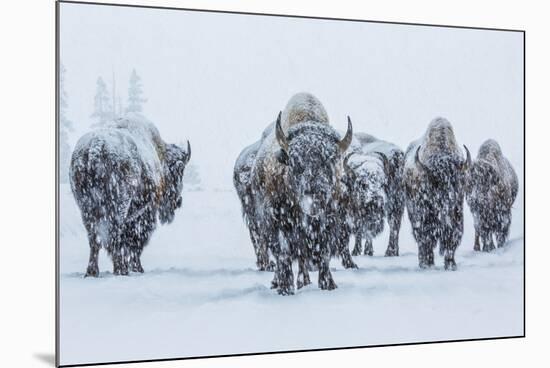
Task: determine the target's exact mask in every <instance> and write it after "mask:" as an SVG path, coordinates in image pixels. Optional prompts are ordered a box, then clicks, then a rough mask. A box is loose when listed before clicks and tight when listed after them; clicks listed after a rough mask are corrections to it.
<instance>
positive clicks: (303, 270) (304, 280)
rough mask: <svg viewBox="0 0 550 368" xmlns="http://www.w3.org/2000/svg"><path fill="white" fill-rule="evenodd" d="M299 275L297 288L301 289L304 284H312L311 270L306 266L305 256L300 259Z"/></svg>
mask: <svg viewBox="0 0 550 368" xmlns="http://www.w3.org/2000/svg"><path fill="white" fill-rule="evenodd" d="M298 267H299V268H298V276H297V277H296V288H297V289H298V290H300V289H301V288H303V287H304V286H307V285H309V284H311V279H310V278H309V272H308V270H307V266H306V260H305V259H304V257H300V258H299V261H298Z"/></svg>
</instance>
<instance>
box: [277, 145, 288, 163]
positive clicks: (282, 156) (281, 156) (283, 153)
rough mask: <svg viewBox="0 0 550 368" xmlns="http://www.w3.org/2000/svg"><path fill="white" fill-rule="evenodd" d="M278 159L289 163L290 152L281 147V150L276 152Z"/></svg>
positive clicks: (280, 161)
mask: <svg viewBox="0 0 550 368" xmlns="http://www.w3.org/2000/svg"><path fill="white" fill-rule="evenodd" d="M276 157H277V161H279V163H281V164H283V165H288V154H287V153H286V151H285V150H284V149H282V148H281V149H280V150H279V152H277V154H276Z"/></svg>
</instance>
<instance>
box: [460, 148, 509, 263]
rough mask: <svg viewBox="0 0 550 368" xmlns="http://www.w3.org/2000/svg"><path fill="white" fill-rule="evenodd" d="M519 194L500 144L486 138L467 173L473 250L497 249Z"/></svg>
mask: <svg viewBox="0 0 550 368" xmlns="http://www.w3.org/2000/svg"><path fill="white" fill-rule="evenodd" d="M517 193H518V177H517V175H516V172H515V171H514V168H513V167H512V165H511V164H510V162H509V161H508V160H507V159H506V157H504V156H503V154H502V151H501V149H500V146H499V144H498V143H497V142H496V141H494V140H492V139H489V140H487V141H485V142H484V143H483V144H482V145H481V147H480V148H479V152H478V155H477V158H476V159H475V160H474V162H473V165H472V168H471V169H470V172H469V176H468V183H467V189H466V202H467V203H468V206H469V207H470V210H471V212H472V215H473V217H474V227H475V242H474V250H476V251H479V250H480V238H481V243H483V251H484V252H489V251H491V250H493V249H495V245H494V242H493V235H494V236H495V238H496V242H497V246H498V247H499V248H500V247H502V246H503V245H504V243H505V242H506V239H507V238H508V233H509V230H510V224H511V222H512V205H513V204H514V201H515V199H516V195H517Z"/></svg>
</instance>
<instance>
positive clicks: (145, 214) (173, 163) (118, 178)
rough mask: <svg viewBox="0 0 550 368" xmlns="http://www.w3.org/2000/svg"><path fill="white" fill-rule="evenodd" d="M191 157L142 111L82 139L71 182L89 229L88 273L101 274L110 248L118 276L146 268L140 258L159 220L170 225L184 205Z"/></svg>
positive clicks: (114, 269)
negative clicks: (100, 264)
mask: <svg viewBox="0 0 550 368" xmlns="http://www.w3.org/2000/svg"><path fill="white" fill-rule="evenodd" d="M190 157H191V146H190V144H189V141H188V142H187V150H184V149H183V148H181V147H179V146H177V145H175V144H167V143H165V142H164V141H163V140H162V139H161V137H160V135H159V132H158V130H157V129H156V128H155V126H154V125H153V124H152V123H150V122H149V121H147V120H146V119H145V118H144V117H142V116H140V115H138V114H130V115H128V116H126V117H124V118H120V119H117V120H115V121H113V122H112V123H110V124H108V125H107V126H105V127H103V128H99V129H97V130H95V131H92V132H90V133H87V134H85V135H84V136H82V137H81V138H80V140H79V141H78V143H77V144H76V147H75V149H74V152H73V154H72V158H71V166H70V182H71V189H72V192H73V195H74V197H75V200H76V203H77V204H78V207H79V208H80V211H81V214H82V221H83V223H84V226H85V228H86V231H87V233H88V242H89V245H90V259H89V262H88V268H87V270H86V276H94V277H97V276H98V274H99V267H98V263H97V258H98V253H99V250H100V249H101V248H104V249H106V250H107V252H108V253H109V255H110V256H111V258H112V261H113V273H114V274H115V275H127V274H128V271H129V270H130V271H135V272H143V267H142V265H141V260H140V256H141V253H142V251H143V248H144V247H145V245H146V244H147V243H148V241H149V238H150V236H151V234H152V232H153V231H154V229H155V227H156V223H157V216H158V219H159V220H160V222H161V223H163V224H165V223H170V222H172V220H173V219H174V215H175V211H176V209H177V208H179V207H180V206H181V202H182V198H181V191H182V178H183V173H184V170H185V166H186V165H187V163H188V162H189V159H190Z"/></svg>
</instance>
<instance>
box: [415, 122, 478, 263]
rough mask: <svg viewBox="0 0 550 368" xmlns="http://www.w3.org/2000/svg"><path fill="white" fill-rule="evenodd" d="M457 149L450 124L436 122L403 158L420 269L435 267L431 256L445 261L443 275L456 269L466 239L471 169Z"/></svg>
mask: <svg viewBox="0 0 550 368" xmlns="http://www.w3.org/2000/svg"><path fill="white" fill-rule="evenodd" d="M464 149H465V150H466V158H464V156H463V154H462V150H461V149H460V146H459V145H458V144H457V142H456V139H455V135H454V132H453V128H452V126H451V124H450V123H449V122H448V121H447V120H446V119H444V118H436V119H434V120H433V121H432V122H431V123H430V125H429V126H428V129H427V131H426V133H425V134H424V136H423V137H422V138H421V139H419V140H417V141H414V142H412V143H411V144H410V145H409V147H408V148H407V152H406V154H405V169H404V182H405V197H406V205H407V212H408V213H409V219H410V221H411V225H412V229H413V235H414V238H415V240H416V242H417V243H418V259H419V264H420V267H421V268H425V267H430V266H433V264H434V254H433V250H434V248H435V247H436V246H437V244H438V243H439V252H440V254H441V255H443V256H444V258H445V269H451V270H455V269H456V262H455V259H454V255H455V250H456V248H457V247H458V245H459V244H460V241H461V239H462V234H463V220H464V213H463V205H464V190H465V178H466V173H467V171H468V168H469V166H470V165H471V158H470V152H469V151H468V148H466V146H464Z"/></svg>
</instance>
